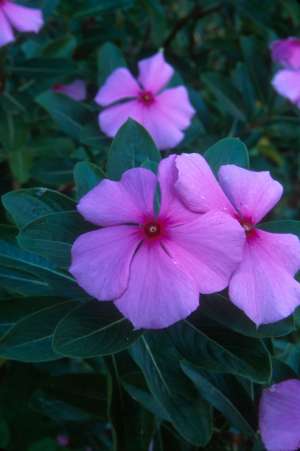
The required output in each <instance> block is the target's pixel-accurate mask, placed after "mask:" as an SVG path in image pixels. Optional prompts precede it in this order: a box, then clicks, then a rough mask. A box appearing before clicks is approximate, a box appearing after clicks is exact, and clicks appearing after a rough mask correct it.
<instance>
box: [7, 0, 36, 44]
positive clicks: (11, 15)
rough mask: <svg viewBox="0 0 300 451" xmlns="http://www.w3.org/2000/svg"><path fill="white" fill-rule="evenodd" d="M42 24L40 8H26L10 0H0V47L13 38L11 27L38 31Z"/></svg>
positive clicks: (26, 30)
mask: <svg viewBox="0 0 300 451" xmlns="http://www.w3.org/2000/svg"><path fill="white" fill-rule="evenodd" d="M43 25H44V21H43V15H42V12H41V10H40V9H36V8H27V7H26V6H21V5H18V4H16V3H14V2H13V1H12V0H0V47H1V46H3V45H6V44H9V43H10V42H13V41H14V40H15V36H14V32H13V29H16V30H17V31H21V32H30V31H31V32H34V33H38V32H39V31H40V29H41V28H42V26H43Z"/></svg>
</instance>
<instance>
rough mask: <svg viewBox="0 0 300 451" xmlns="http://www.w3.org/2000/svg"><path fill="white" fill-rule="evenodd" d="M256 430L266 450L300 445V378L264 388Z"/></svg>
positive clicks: (279, 450)
mask: <svg viewBox="0 0 300 451" xmlns="http://www.w3.org/2000/svg"><path fill="white" fill-rule="evenodd" d="M259 429H260V433H261V437H262V440H263V443H264V445H265V447H266V449H267V451H297V450H298V449H299V448H300V381H299V380H297V379H289V380H286V381H283V382H280V383H279V384H275V385H273V386H271V387H269V388H267V389H265V390H264V391H263V394H262V397H261V400H260V406H259Z"/></svg>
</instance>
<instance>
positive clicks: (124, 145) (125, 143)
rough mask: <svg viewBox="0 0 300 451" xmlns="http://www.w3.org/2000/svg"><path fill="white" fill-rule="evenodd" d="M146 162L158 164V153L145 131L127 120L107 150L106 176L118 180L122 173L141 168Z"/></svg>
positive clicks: (130, 120)
mask: <svg viewBox="0 0 300 451" xmlns="http://www.w3.org/2000/svg"><path fill="white" fill-rule="evenodd" d="M146 160H150V161H154V162H159V160H160V153H159V151H158V150H157V149H156V147H155V144H154V142H153V141H152V138H151V137H150V135H149V134H148V133H147V132H146V130H145V129H144V128H143V127H142V126H141V125H139V124H138V123H137V122H135V121H133V120H132V119H129V120H128V121H127V122H126V123H125V124H124V125H123V126H122V127H121V128H120V130H119V131H118V133H117V136H116V137H115V139H114V141H113V143H112V146H111V148H110V150H109V153H108V160H107V172H108V176H109V177H110V178H112V179H114V180H119V179H120V178H121V176H122V174H123V172H124V171H127V169H130V168H135V167H138V166H141V165H142V164H143V163H144V162H145V161H146Z"/></svg>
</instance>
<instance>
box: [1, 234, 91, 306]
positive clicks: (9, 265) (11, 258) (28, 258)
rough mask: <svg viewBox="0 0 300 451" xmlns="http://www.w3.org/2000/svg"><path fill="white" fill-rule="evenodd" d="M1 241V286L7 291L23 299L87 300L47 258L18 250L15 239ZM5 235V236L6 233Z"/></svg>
mask: <svg viewBox="0 0 300 451" xmlns="http://www.w3.org/2000/svg"><path fill="white" fill-rule="evenodd" d="M0 232H1V235H2V236H3V238H5V239H1V240H0V284H1V285H2V287H4V288H5V289H7V290H8V291H9V292H12V293H18V294H20V295H22V296H26V295H28V296H32V295H34V296H55V295H56V296H65V297H66V298H73V299H82V298H83V299H86V298H88V296H87V295H86V294H85V293H84V292H83V291H82V290H81V288H79V286H78V285H77V284H76V283H75V281H74V279H73V278H72V277H71V276H69V275H68V274H66V273H64V272H62V271H59V270H57V268H56V267H55V266H54V265H52V264H51V263H49V262H48V261H47V260H46V259H44V258H42V257H40V256H38V255H36V254H33V253H31V252H27V251H24V250H23V249H20V247H18V245H17V244H16V241H15V239H14V237H12V236H5V235H4V228H3V226H2V227H0ZM6 235H7V234H6Z"/></svg>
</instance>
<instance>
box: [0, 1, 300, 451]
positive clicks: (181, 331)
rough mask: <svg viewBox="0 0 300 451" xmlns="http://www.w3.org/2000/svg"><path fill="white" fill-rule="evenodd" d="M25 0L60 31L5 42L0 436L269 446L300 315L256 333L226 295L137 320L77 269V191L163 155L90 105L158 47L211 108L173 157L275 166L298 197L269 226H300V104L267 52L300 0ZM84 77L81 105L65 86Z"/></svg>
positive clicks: (288, 31) (11, 445)
mask: <svg viewBox="0 0 300 451" xmlns="http://www.w3.org/2000/svg"><path fill="white" fill-rule="evenodd" d="M22 3H23V4H26V5H30V6H32V5H35V6H37V7H40V8H42V9H43V13H44V16H45V18H46V26H45V27H44V29H43V30H42V32H41V33H40V34H39V35H37V36H35V35H34V36H33V35H22V36H19V37H18V40H17V42H16V43H15V44H13V45H10V46H7V47H3V48H0V61H1V65H0V118H1V119H0V166H1V181H0V192H1V195H2V205H3V208H2V209H1V212H0V214H1V226H0V332H1V336H0V357H1V366H0V376H1V382H2V383H1V387H0V447H1V448H4V449H8V450H11V451H20V450H24V451H25V450H26V451H27V450H28V451H39V450H43V451H48V450H49V451H57V450H58V449H60V447H59V445H58V444H57V442H56V436H57V435H58V434H62V433H64V434H67V435H68V436H69V437H70V440H71V442H70V446H69V448H70V449H76V450H82V451H83V450H85V449H88V448H86V447H88V446H89V447H90V448H91V449H93V450H101V451H106V450H107V451H110V450H115V451H148V449H149V446H150V444H152V445H151V446H153V448H152V449H153V450H154V451H169V450H170V451H173V450H176V451H177V450H178V451H196V450H200V449H206V450H208V451H212V450H213V451H218V450H237V449H238V450H253V451H259V450H263V447H262V445H261V444H260V441H259V437H258V432H257V402H258V400H259V397H260V393H261V390H262V388H263V387H265V386H266V385H269V384H270V383H271V382H274V381H275V382H277V381H280V380H283V379H285V378H287V377H290V376H300V366H299V354H300V344H299V327H300V319H299V318H300V316H299V312H296V313H295V315H294V316H293V317H289V318H288V319H286V320H284V321H281V322H279V323H275V324H272V325H268V326H262V327H259V328H258V329H257V328H255V326H254V325H253V324H252V323H251V321H250V320H248V319H247V318H246V316H245V315H244V314H243V313H242V312H241V311H240V310H238V309H237V308H236V307H234V306H233V305H232V304H231V303H230V302H229V301H228V299H227V296H226V293H222V294H219V295H215V296H210V297H203V298H202V301H201V308H200V309H199V310H198V311H197V312H196V313H194V314H193V315H192V316H191V317H190V318H188V319H187V320H186V321H183V322H180V323H178V324H175V325H174V326H172V327H170V328H168V329H166V330H163V331H148V332H143V331H135V330H133V328H132V326H131V325H130V323H129V322H128V321H127V320H125V319H124V318H122V317H121V316H120V314H119V313H118V312H117V310H116V308H115V307H114V305H113V304H112V303H99V302H96V301H95V300H93V299H91V298H89V296H88V295H87V294H86V293H85V292H83V291H82V290H81V289H80V288H79V287H78V285H77V284H76V283H75V281H74V279H73V278H72V277H71V275H70V274H69V273H68V267H69V264H70V249H71V245H72V243H73V242H74V240H75V238H76V237H77V236H78V235H80V234H81V233H83V232H85V231H88V230H90V227H91V226H90V225H89V224H88V223H86V222H85V221H83V219H82V218H81V217H80V215H79V214H78V213H77V211H76V201H77V200H79V199H80V198H81V197H82V196H83V195H84V194H85V193H86V192H87V191H89V190H90V189H91V188H92V187H93V186H95V185H96V184H97V183H98V182H99V181H100V180H101V179H102V178H104V177H109V178H112V179H119V178H120V176H121V174H122V173H123V172H124V171H125V170H126V169H128V168H131V167H136V166H143V167H148V168H150V169H152V170H153V171H155V170H156V167H157V163H158V162H159V160H160V158H161V155H160V153H159V152H158V150H157V149H156V148H155V146H154V145H153V142H152V140H151V139H150V138H149V136H148V134H147V133H146V132H145V131H144V130H143V128H142V127H141V126H139V125H138V124H137V123H135V122H133V121H129V122H127V123H126V124H125V125H124V126H123V128H121V130H120V131H119V133H118V135H117V136H116V138H115V139H114V141H113V142H112V143H111V141H110V139H109V138H107V137H106V136H104V135H103V134H102V133H101V132H100V130H99V127H98V123H97V115H98V111H99V108H98V107H97V106H96V104H95V103H94V101H93V99H94V97H95V95H96V93H97V89H98V88H99V87H100V85H101V84H102V83H103V82H104V80H105V78H106V77H107V75H109V74H110V73H111V71H112V70H113V69H115V68H117V67H122V66H125V65H127V66H128V67H130V68H135V67H136V61H137V60H138V59H140V58H142V57H145V56H147V55H151V54H153V53H154V52H155V51H156V50H157V49H158V48H164V49H165V55H166V58H167V60H168V61H169V62H170V63H171V64H172V65H174V67H175V68H176V71H177V73H176V77H175V80H173V82H174V83H175V84H176V78H177V80H178V79H182V80H184V83H185V84H186V85H187V87H188V89H189V94H190V98H191V101H192V103H193V106H194V108H195V109H196V111H197V114H196V116H195V118H194V119H193V123H192V126H191V127H190V128H189V129H188V130H187V132H186V135H185V139H184V141H183V142H182V144H180V145H179V146H178V147H177V148H176V149H175V150H174V152H175V153H181V152H188V153H189V152H199V153H201V154H204V155H205V157H206V159H207V161H208V162H209V163H210V164H211V167H212V168H213V169H214V170H217V169H218V167H219V166H220V165H222V164H224V163H228V162H230V163H234V164H237V165H239V166H243V167H248V165H249V161H250V163H251V168H253V169H257V170H261V169H265V170H270V171H271V173H272V174H273V176H274V177H275V178H277V179H278V180H279V181H281V183H283V184H284V187H285V197H284V200H283V201H282V202H281V204H280V206H279V207H278V209H277V211H276V212H275V214H274V217H273V218H270V221H268V222H267V223H265V224H263V225H262V228H265V229H268V230H272V231H277V232H280V231H282V232H291V233H295V234H297V235H298V236H299V237H300V222H298V221H297V217H298V215H299V207H300V205H299V202H300V201H299V183H300V178H299V177H300V166H299V164H300V159H299V152H298V148H299V147H300V132H299V130H300V128H299V111H297V110H296V108H295V107H294V106H292V105H291V104H289V103H288V102H287V101H285V100H284V99H282V98H279V97H278V96H277V95H276V94H275V93H274V91H273V89H272V86H271V84H270V80H271V78H272V73H273V66H272V63H271V60H270V56H269V44H270V42H271V41H272V40H273V39H275V38H277V37H285V36H288V35H292V34H296V32H297V30H299V26H300V5H299V3H298V2H297V1H295V0H285V1H284V2H281V1H280V0H275V1H274V0H265V1H264V2H259V1H257V0H234V1H233V0H209V1H205V2H204V1H196V0H195V1H194V0H179V1H176V2H174V1H172V0H167V1H160V0H141V1H138V0H102V1H100V2H99V1H97V0H73V1H69V0H55V1H53V0H52V1H49V0H34V1H25V0H24V1H22ZM76 78H81V79H84V80H86V81H87V84H88V99H87V100H86V101H85V102H76V101H74V100H72V99H70V98H68V97H66V96H63V95H61V94H57V93H54V92H53V90H52V87H53V86H54V85H55V84H59V83H69V82H71V81H73V80H74V79H76ZM237 138H239V139H237ZM240 140H241V141H240ZM243 143H245V144H243ZM279 217H280V218H283V220H281V221H278V220H277V219H278V218H279Z"/></svg>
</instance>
